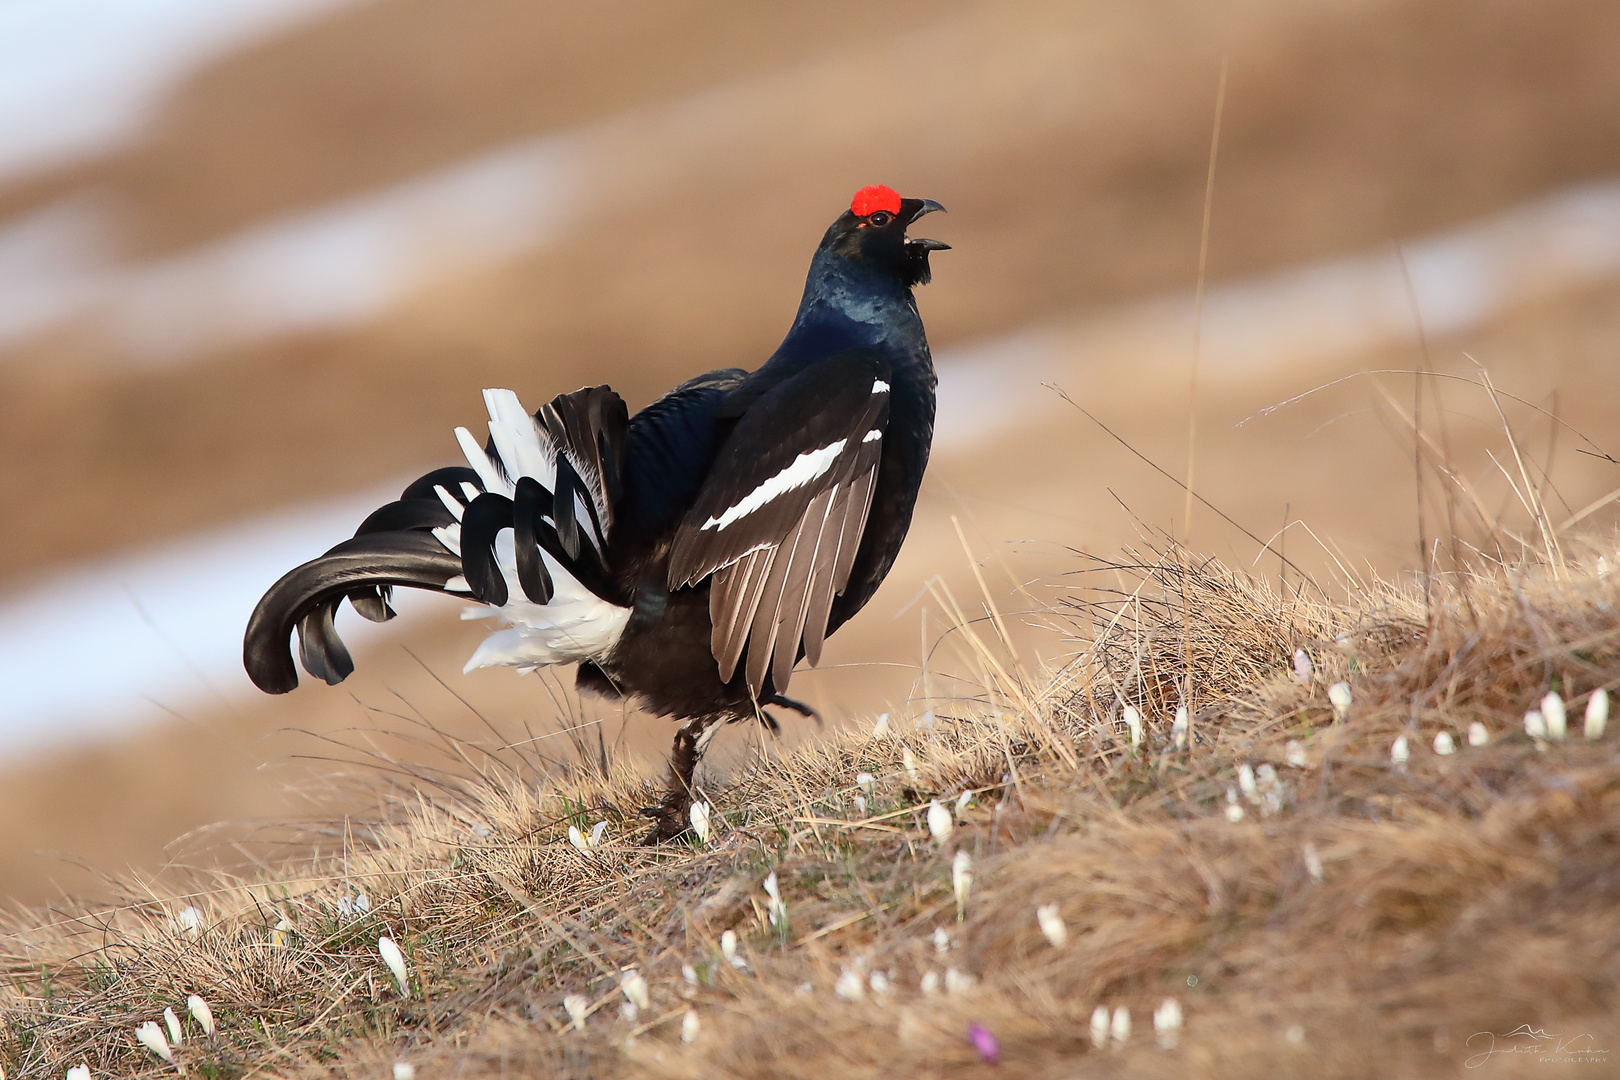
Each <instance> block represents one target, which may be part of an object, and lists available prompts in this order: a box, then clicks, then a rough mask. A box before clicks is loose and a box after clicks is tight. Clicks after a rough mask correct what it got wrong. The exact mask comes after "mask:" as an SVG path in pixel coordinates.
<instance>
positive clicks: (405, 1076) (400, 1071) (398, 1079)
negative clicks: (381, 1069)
mask: <svg viewBox="0 0 1620 1080" xmlns="http://www.w3.org/2000/svg"><path fill="white" fill-rule="evenodd" d="M394 1080H416V1066H415V1065H412V1064H411V1063H410V1062H408V1061H396V1062H394Z"/></svg>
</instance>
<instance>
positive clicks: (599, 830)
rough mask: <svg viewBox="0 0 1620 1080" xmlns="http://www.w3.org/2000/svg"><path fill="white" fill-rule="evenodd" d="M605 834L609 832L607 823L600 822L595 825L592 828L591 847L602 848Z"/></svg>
mask: <svg viewBox="0 0 1620 1080" xmlns="http://www.w3.org/2000/svg"><path fill="white" fill-rule="evenodd" d="M605 832H607V822H605V821H598V822H597V823H596V824H595V825H592V826H591V835H590V841H591V847H593V848H594V847H601V846H602V834H603V833H605Z"/></svg>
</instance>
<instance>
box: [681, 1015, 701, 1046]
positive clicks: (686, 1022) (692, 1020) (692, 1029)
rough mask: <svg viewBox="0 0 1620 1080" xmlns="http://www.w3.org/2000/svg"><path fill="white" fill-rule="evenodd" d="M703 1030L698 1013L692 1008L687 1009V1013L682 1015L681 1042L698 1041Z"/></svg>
mask: <svg viewBox="0 0 1620 1080" xmlns="http://www.w3.org/2000/svg"><path fill="white" fill-rule="evenodd" d="M702 1030H703V1024H702V1023H701V1022H700V1021H699V1020H698V1014H697V1013H695V1012H693V1011H692V1010H691V1009H687V1010H686V1015H685V1016H683V1017H681V1042H683V1043H695V1042H697V1040H698V1035H699V1034H701V1033H702Z"/></svg>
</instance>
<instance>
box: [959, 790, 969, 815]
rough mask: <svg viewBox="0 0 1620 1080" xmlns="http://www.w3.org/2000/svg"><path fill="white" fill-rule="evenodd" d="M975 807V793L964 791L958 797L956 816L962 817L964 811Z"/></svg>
mask: <svg viewBox="0 0 1620 1080" xmlns="http://www.w3.org/2000/svg"><path fill="white" fill-rule="evenodd" d="M971 805H973V792H972V791H971V790H970V791H964V792H962V794H960V795H958V796H957V797H956V816H957V817H961V816H962V811H964V810H966V809H967V808H968V807H969V806H971Z"/></svg>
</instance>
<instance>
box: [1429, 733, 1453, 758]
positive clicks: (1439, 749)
mask: <svg viewBox="0 0 1620 1080" xmlns="http://www.w3.org/2000/svg"><path fill="white" fill-rule="evenodd" d="M1434 752H1435V753H1437V754H1439V755H1440V756H1441V757H1445V756H1447V755H1449V754H1455V753H1456V752H1457V740H1456V739H1453V738H1452V737H1451V732H1449V731H1442V732H1441V733H1440V734H1438V735H1436V736H1435V737H1434Z"/></svg>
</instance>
